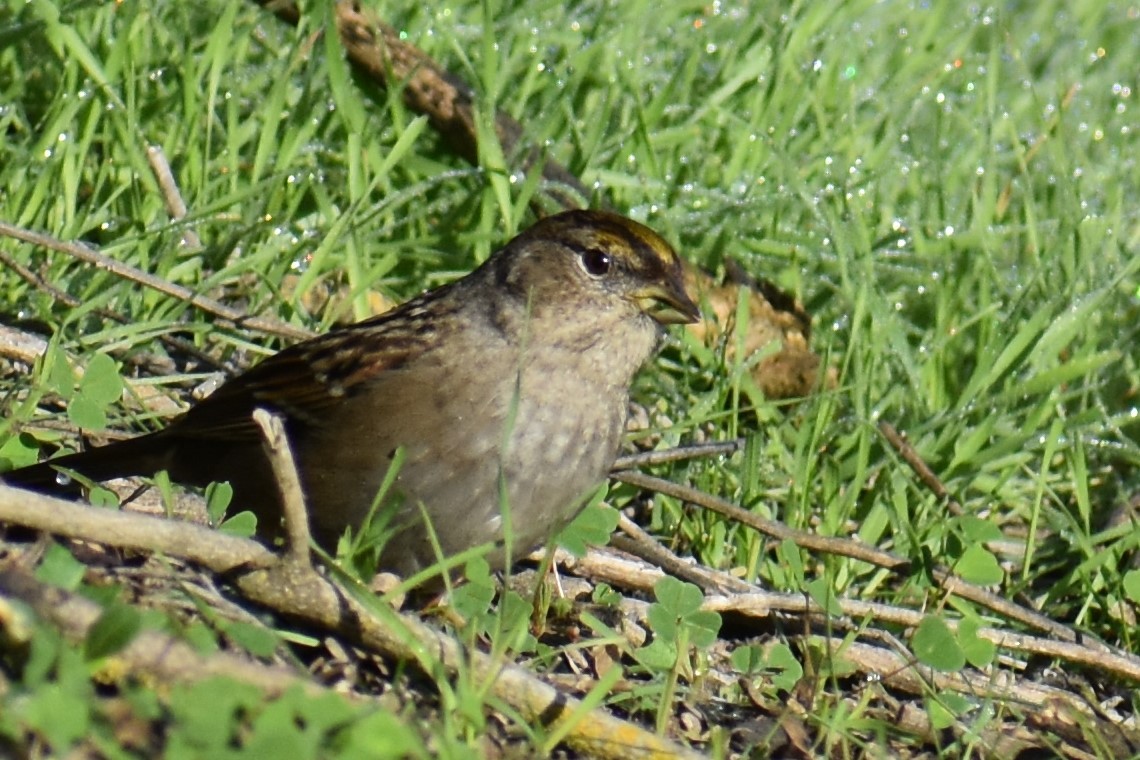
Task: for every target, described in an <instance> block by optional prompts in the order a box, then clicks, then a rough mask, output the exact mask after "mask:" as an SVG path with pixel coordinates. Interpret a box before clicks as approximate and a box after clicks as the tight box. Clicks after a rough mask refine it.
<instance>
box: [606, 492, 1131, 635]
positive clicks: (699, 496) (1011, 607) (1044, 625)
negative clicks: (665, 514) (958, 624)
mask: <svg viewBox="0 0 1140 760" xmlns="http://www.w3.org/2000/svg"><path fill="white" fill-rule="evenodd" d="M611 477H613V478H614V479H616V480H620V481H621V482H623V483H629V484H630V485H634V486H637V487H639V488H645V489H647V490H651V491H657V492H658V493H663V494H666V495H668V496H672V497H674V498H677V499H681V500H682V501H687V502H689V503H690V504H695V505H697V506H699V507H704V508H705V509H709V510H711V511H713V512H717V513H719V514H722V515H724V516H725V517H728V518H730V519H732V520H735V521H737V522H739V523H741V524H743V525H747V526H749V527H751V528H754V529H756V530H757V531H759V532H761V533H763V534H765V535H769V536H772V537H773V538H776V539H778V540H781V541H783V540H790V541H792V542H794V543H795V544H796V545H797V546H800V547H803V548H804V549H808V550H811V551H818V552H823V553H826V554H835V555H838V556H842V557H850V558H851V559H857V560H861V561H863V562H867V563H870V564H872V565H875V566H877V567H883V568H886V569H888V570H892V571H894V572H897V573H903V572H906V571H907V570H909V569H910V564H911V563H910V562H909V560H907V559H905V558H904V557H900V556H898V555H896V554H891V553H890V552H886V551H883V550H881V549H877V548H875V547H872V546H867V545H866V544H863V543H860V542H857V541H852V540H850V539H843V538H829V537H826V536H817V535H815V534H812V533H805V532H804V531H799V530H795V529H794V528H789V527H788V526H786V525H784V524H783V523H778V522H776V521H774V520H767V519H765V518H763V517H760V516H759V515H754V514H752V513H751V512H749V511H747V510H745V509H741V508H740V507H738V506H736V505H735V504H732V503H730V502H727V501H725V500H724V499H719V498H717V497H715V496H713V495H712V494H707V493H705V492H704V491H700V490H698V489H696V488H691V487H689V486H684V485H680V484H678V483H673V482H670V481H668V480H662V479H661V478H655V477H652V476H650V475H645V474H642V473H640V472H632V471H626V472H617V473H613V474H612V475H611ZM931 575H932V576H933V578H934V580H935V582H936V583H938V584H939V586H940V587H941V588H942V589H943V590H944V591H946V592H947V593H950V594H956V595H958V596H960V597H962V598H964V599H969V600H970V601H973V602H977V603H978V604H981V605H984V606H985V607H988V608H989V609H991V610H994V611H995V612H997V613H998V614H1000V615H1002V616H1004V617H1006V618H1009V619H1011V620H1017V621H1019V622H1021V623H1023V624H1024V625H1027V626H1030V627H1032V628H1036V629H1038V630H1041V631H1045V632H1047V633H1049V634H1050V635H1052V636H1055V637H1057V638H1059V639H1061V640H1063V641H1070V642H1072V641H1077V639H1078V636H1077V634H1076V633H1075V632H1074V631H1073V630H1072V629H1070V628H1068V627H1067V626H1065V625H1062V624H1061V623H1058V622H1057V621H1055V620H1051V619H1050V618H1047V617H1045V616H1044V615H1042V614H1040V613H1037V612H1034V611H1032V610H1028V609H1026V608H1024V607H1022V606H1021V605H1018V604H1014V603H1013V602H1010V601H1009V600H1007V599H1003V598H1002V597H1000V596H998V595H997V594H994V593H991V592H989V591H986V590H985V589H983V588H981V587H980V586H976V585H974V584H972V583H967V582H966V581H964V580H962V579H960V578H958V577H956V576H954V575H953V574H952V573H951V572H950V571H949V570H947V569H945V568H942V567H934V568H933V569H932V570H931ZM1102 646H1104V645H1102ZM1105 651H1109V650H1108V648H1107V646H1105Z"/></svg>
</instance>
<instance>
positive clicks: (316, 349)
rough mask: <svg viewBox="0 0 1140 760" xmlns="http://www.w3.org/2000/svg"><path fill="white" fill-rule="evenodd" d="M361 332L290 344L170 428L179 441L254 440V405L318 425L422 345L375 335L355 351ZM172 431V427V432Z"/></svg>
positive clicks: (411, 338)
mask: <svg viewBox="0 0 1140 760" xmlns="http://www.w3.org/2000/svg"><path fill="white" fill-rule="evenodd" d="M367 337H368V335H367V333H360V332H356V331H351V330H350V331H344V332H340V333H329V334H327V335H325V336H322V337H320V338H315V339H313V340H309V341H306V342H304V343H299V344H297V345H296V346H291V347H290V348H287V349H285V350H283V351H281V352H280V353H278V354H275V355H273V356H271V357H269V358H268V359H266V360H265V361H263V362H261V363H260V364H258V365H257V366H255V367H254V368H252V369H250V370H249V371H248V372H246V373H245V374H242V375H239V376H238V377H236V378H234V379H233V380H230V381H229V382H227V383H225V384H224V385H223V386H222V387H221V388H219V389H218V390H217V391H216V392H214V393H213V394H212V395H210V396H208V397H207V398H205V399H204V400H202V401H201V402H200V403H198V404H197V405H196V406H194V407H193V408H191V409H190V410H189V411H188V412H187V413H186V414H185V415H184V416H183V417H181V418H180V419H179V420H178V421H177V422H176V423H174V424H173V425H172V426H171V428H170V433H171V435H177V436H178V437H180V438H208V439H211V438H214V439H219V438H220V439H226V440H242V439H244V440H248V439H252V438H257V437H259V436H260V432H259V431H258V428H257V426H256V425H255V424H254V422H253V419H252V415H253V410H254V409H257V408H259V407H262V408H268V409H270V410H272V411H275V412H278V413H280V414H283V415H285V417H286V418H287V419H289V420H290V421H293V422H297V423H301V424H307V423H316V422H320V421H321V419H322V418H323V415H324V412H325V411H326V410H327V409H328V408H329V407H330V406H332V405H334V404H337V403H338V402H341V401H343V400H344V398H346V397H348V396H352V395H354V394H355V393H357V392H358V391H359V390H360V389H361V388H363V387H364V386H366V385H367V384H369V383H370V382H371V381H373V380H374V379H376V378H377V377H378V376H379V375H381V374H382V373H384V372H386V371H389V370H392V369H396V368H398V367H401V366H404V365H405V364H407V362H408V361H409V360H411V359H414V358H415V357H416V356H418V355H419V354H421V353H422V352H423V350H424V349H425V347H426V345H425V343H424V341H422V340H418V339H416V338H415V337H414V336H408V335H401V336H393V335H384V334H383V333H381V334H378V335H375V336H374V338H375V340H374V343H375V347H373V348H372V349H371V350H369V351H361V350H360V349H361V343H360V340H361V338H367ZM174 428H177V429H176V430H175V429H174Z"/></svg>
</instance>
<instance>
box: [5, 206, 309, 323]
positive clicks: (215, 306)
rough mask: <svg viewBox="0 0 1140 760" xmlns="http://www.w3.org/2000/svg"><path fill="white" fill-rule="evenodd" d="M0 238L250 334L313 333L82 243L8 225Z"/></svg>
mask: <svg viewBox="0 0 1140 760" xmlns="http://www.w3.org/2000/svg"><path fill="white" fill-rule="evenodd" d="M0 235H4V236H6V237H10V238H15V239H16V240H22V241H24V242H25V243H31V244H32V245H38V246H41V247H43V248H48V249H50V250H53V251H58V252H59V253H66V254H67V255H69V256H71V257H73V258H76V259H79V260H80V261H83V262H86V263H88V264H91V265H92V266H95V267H98V268H99V269H102V270H104V271H107V272H110V273H111V274H113V275H115V276H116V277H122V278H123V279H125V280H129V281H131V282H135V283H138V284H139V285H142V286H144V287H147V288H150V289H152V290H156V291H158V292H159V293H163V294H164V295H168V296H170V297H171V298H176V299H178V300H180V301H185V302H186V303H188V304H190V305H191V306H194V307H195V308H197V309H200V310H201V311H204V312H206V313H208V314H213V315H214V316H216V317H220V318H221V319H223V320H226V321H227V322H229V323H230V324H232V325H234V326H238V327H244V328H247V329H249V330H256V331H258V332H262V333H266V334H269V335H277V336H279V337H282V338H291V339H293V340H304V339H305V338H311V337H312V335H313V333H312V332H310V331H309V330H305V329H304V328H300V327H294V326H293V325H290V324H287V323H285V322H281V321H280V320H277V319H268V318H266V317H253V316H249V315H248V314H245V313H244V312H242V311H241V310H240V309H235V308H233V307H231V306H226V305H225V304H223V303H221V302H220V301H215V300H214V299H212V298H207V297H206V296H203V295H199V294H198V293H195V292H194V291H192V290H190V289H189V288H184V287H182V286H181V285H175V284H174V283H172V282H167V281H166V280H164V279H162V278H161V277H156V276H155V275H152V274H150V273H148V272H144V271H142V270H141V269H138V268H137V267H133V266H130V265H129V264H124V263H122V262H120V261H115V260H114V259H112V258H110V257H108V256H106V255H104V254H103V253H101V252H99V251H97V250H95V249H94V248H92V247H90V246H88V245H85V244H83V243H71V242H67V241H64V240H59V239H58V238H54V237H51V236H50V235H45V234H43V233H40V232H34V231H32V230H28V229H25V228H23V227H17V226H15V225H13V224H8V223H7V222H0Z"/></svg>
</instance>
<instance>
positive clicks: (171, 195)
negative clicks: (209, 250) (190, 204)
mask: <svg viewBox="0 0 1140 760" xmlns="http://www.w3.org/2000/svg"><path fill="white" fill-rule="evenodd" d="M146 160H147V163H149V164H150V170H151V171H152V172H154V178H155V180H156V181H157V182H158V187H159V189H160V190H161V191H162V199H163V201H164V202H165V203H166V213H168V214H170V218H171V219H173V220H174V221H176V222H180V221H182V220H183V219H185V218H186V214H187V212H188V209H187V208H186V201H184V200H182V192H181V191H180V190H179V189H178V182H177V181H176V180H175V179H174V172H173V171H172V170H171V168H170V162H169V161H167V160H166V154H165V153H163V152H162V148H160V147H159V146H157V145H148V146H147V148H146ZM182 245H184V246H186V247H187V248H190V249H194V250H196V249H198V248H201V247H202V239H201V238H199V237H198V233H197V232H195V231H194V230H192V229H190V228H189V227H187V228H185V229H183V230H182Z"/></svg>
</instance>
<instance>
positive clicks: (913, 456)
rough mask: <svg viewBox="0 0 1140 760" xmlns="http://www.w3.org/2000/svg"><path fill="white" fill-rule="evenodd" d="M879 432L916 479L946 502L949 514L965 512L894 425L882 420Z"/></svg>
mask: <svg viewBox="0 0 1140 760" xmlns="http://www.w3.org/2000/svg"><path fill="white" fill-rule="evenodd" d="M879 432H880V433H882V434H883V437H884V438H886V439H887V443H889V444H891V446H893V447H894V449H895V451H897V452H898V455H899V456H900V457H902V460H903V461H904V462H906V463H907V466H909V467H910V469H911V470H913V471H914V474H915V475H917V476H918V479H919V480H921V481H922V483H923V485H925V486H926V487H927V488H928V489H929V490H930V492H931V493H933V494H934V495H935V496H936V497H938V498H939V499H941V500H942V501H943V503H945V504H946V509H948V510H949V511H950V513H951V514H953V515H958V516H961V515H963V514H965V510H963V509H962V505H961V504H959V503H958V502H957V501H956V500H955V499H954V497H952V496H951V495H950V492H949V491H948V490H946V486H945V485H943V483H942V480H941V479H940V478H939V477H938V476H937V475H935V474H934V470H932V469H930V465H928V464H927V463H926V461H925V460H923V458H922V457H921V456H920V455H919V453H918V452H917V451H915V448H914V446H911V445H910V441H908V440H907V439H906V437H905V436H904V435H903V434H901V433H899V431H898V430H896V429H895V426H894V425H892V424H891V423H889V422H887V421H886V420H883V421H882V422H880V423H879Z"/></svg>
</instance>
